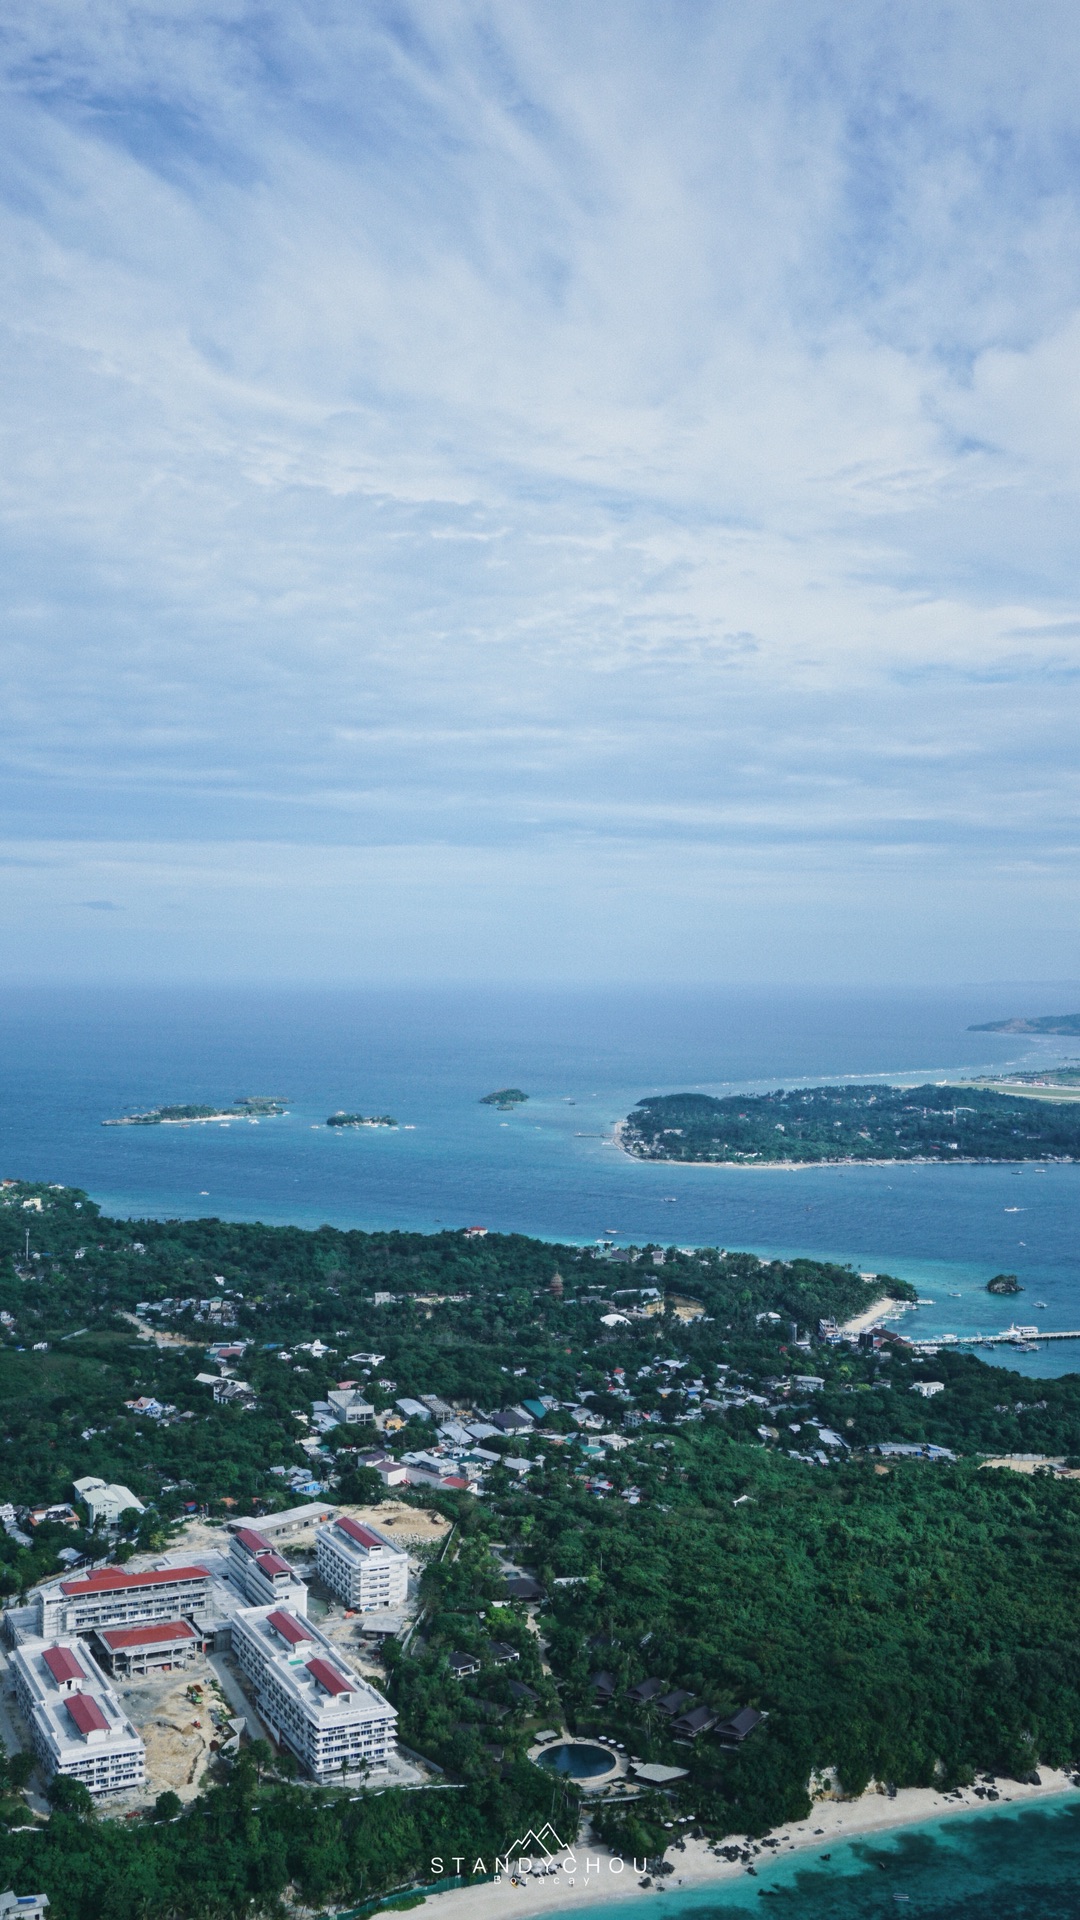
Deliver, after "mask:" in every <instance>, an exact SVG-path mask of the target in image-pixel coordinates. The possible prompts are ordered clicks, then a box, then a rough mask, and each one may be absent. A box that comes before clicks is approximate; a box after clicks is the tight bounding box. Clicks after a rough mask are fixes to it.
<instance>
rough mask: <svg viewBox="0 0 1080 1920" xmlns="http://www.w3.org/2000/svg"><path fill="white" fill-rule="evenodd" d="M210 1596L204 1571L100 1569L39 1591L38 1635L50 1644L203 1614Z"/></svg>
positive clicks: (157, 1568) (36, 1598) (183, 1569)
mask: <svg viewBox="0 0 1080 1920" xmlns="http://www.w3.org/2000/svg"><path fill="white" fill-rule="evenodd" d="M209 1593H210V1575H209V1573H208V1572H207V1569H206V1568H205V1567H189V1566H184V1567H170V1566H165V1567H154V1568H152V1569H151V1570H150V1572H148V1573H126V1572H125V1570H124V1568H123V1567H101V1568H99V1569H98V1570H97V1572H95V1573H90V1574H85V1575H83V1576H81V1577H78V1578H74V1579H71V1580H57V1581H55V1582H54V1583H53V1585H51V1586H48V1587H41V1588H39V1590H38V1592H37V1593H36V1594H35V1595H34V1596H33V1604H34V1606H35V1608H36V1610H37V1632H38V1634H39V1635H40V1637H41V1638H42V1639H43V1640H48V1639H51V1638H52V1637H53V1636H54V1635H59V1634H64V1633H91V1632H93V1630H94V1628H95V1627H126V1626H134V1625H135V1624H136V1623H137V1622H139V1621H142V1620H175V1619H177V1618H180V1619H184V1618H186V1617H187V1616H189V1615H191V1614H194V1613H201V1612H203V1611H205V1608H206V1603H207V1599H208V1597H209Z"/></svg>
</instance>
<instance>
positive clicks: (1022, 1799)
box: [427, 1767, 1076, 1920]
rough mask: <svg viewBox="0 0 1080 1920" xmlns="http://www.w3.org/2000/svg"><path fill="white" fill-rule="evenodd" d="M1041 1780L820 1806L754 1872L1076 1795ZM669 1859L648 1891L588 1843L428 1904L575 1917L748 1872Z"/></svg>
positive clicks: (483, 1914)
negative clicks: (984, 1793) (942, 1822)
mask: <svg viewBox="0 0 1080 1920" xmlns="http://www.w3.org/2000/svg"><path fill="white" fill-rule="evenodd" d="M1039 1777H1040V1781H1041V1785H1039V1786H1037V1787H1035V1786H1023V1785H1021V1784H1020V1783H1019V1782H1017V1781H1015V1780H1000V1781H999V1782H998V1791H999V1794H1000V1799H998V1800H993V1801H987V1800H985V1799H983V1800H980V1799H977V1798H976V1797H975V1795H974V1793H973V1792H972V1791H971V1789H970V1788H968V1789H965V1790H964V1792H963V1793H962V1794H961V1795H960V1797H959V1798H951V1797H950V1796H949V1795H947V1794H944V1793H941V1792H939V1791H936V1790H935V1789H934V1788H933V1787H903V1788H901V1789H900V1791H899V1792H898V1793H897V1794H896V1795H895V1797H894V1798H893V1799H890V1798H889V1797H888V1795H887V1794H884V1793H875V1792H868V1793H864V1794H862V1795H861V1796H860V1798H859V1799H857V1800H820V1801H818V1802H817V1804H816V1805H815V1807H814V1810H813V1812H812V1814H811V1815H810V1818H809V1819H808V1820H801V1821H798V1822H796V1823H794V1824H789V1825H787V1826H784V1827H781V1828H779V1829H777V1831H776V1834H775V1836H770V1838H772V1837H775V1838H776V1839H777V1840H778V1841H779V1842H780V1844H779V1845H778V1846H776V1847H761V1849H760V1852H759V1853H758V1854H757V1855H756V1856H755V1862H754V1864H755V1865H758V1866H764V1865H767V1863H768V1861H769V1859H770V1857H772V1858H774V1859H779V1858H781V1857H782V1856H783V1855H785V1854H787V1853H792V1852H797V1851H799V1850H800V1849H803V1850H807V1851H808V1850H810V1849H811V1848H816V1849H817V1850H818V1852H819V1853H828V1851H829V1849H830V1846H831V1845H832V1844H833V1843H834V1842H837V1841H841V1840H851V1839H855V1838H857V1837H858V1836H860V1835H866V1834H874V1833H887V1832H889V1831H890V1830H893V1829H896V1828H898V1827H908V1826H916V1825H918V1824H919V1823H921V1822H922V1821H925V1820H937V1819H941V1818H943V1817H945V1816H947V1815H949V1814H954V1813H972V1812H976V1811H978V1810H980V1809H981V1810H984V1811H987V1812H993V1811H994V1810H995V1809H996V1810H997V1811H998V1812H1000V1811H1001V1809H1002V1808H1004V1807H1007V1806H1017V1805H1020V1804H1022V1803H1023V1804H1029V1805H1030V1804H1037V1803H1038V1802H1039V1801H1040V1800H1050V1799H1052V1798H1053V1797H1054V1795H1055V1794H1063V1793H1073V1792H1075V1791H1076V1789H1075V1788H1074V1787H1073V1785H1072V1780H1071V1777H1070V1775H1069V1774H1067V1773H1058V1772H1055V1771H1054V1770H1053V1769H1051V1768H1049V1767H1045V1768H1040V1770H1039ZM729 1840H730V1843H731V1844H736V1843H738V1836H737V1835H731V1836H729ZM724 1844H725V1845H726V1844H728V1842H727V1841H725V1843H724ZM743 1844H755V1843H743ZM756 1844H758V1845H759V1846H760V1843H756ZM669 1858H670V1859H671V1860H672V1862H673V1864H674V1868H675V1871H674V1872H673V1873H670V1874H667V1875H665V1876H664V1878H663V1880H662V1882H655V1881H654V1882H653V1883H652V1884H651V1885H650V1886H649V1887H641V1886H640V1885H639V1884H638V1883H639V1881H640V1880H641V1878H642V1875H641V1874H640V1873H637V1872H635V1871H634V1869H633V1863H632V1862H630V1861H628V1862H626V1864H625V1866H620V1863H618V1862H617V1861H615V1860H614V1859H613V1857H612V1855H611V1854H609V1853H608V1852H607V1851H606V1849H605V1848H603V1847H598V1846H596V1845H587V1844H586V1843H584V1842H582V1843H581V1844H580V1845H579V1846H577V1847H576V1848H575V1851H574V1854H573V1855H572V1856H571V1855H569V1854H566V1853H564V1854H562V1855H561V1856H558V1859H559V1861H560V1871H559V1872H558V1873H557V1874H554V1875H552V1876H550V1877H549V1878H543V1879H540V1878H534V1877H529V1878H526V1879H525V1880H524V1882H523V1884H521V1885H519V1886H514V1885H513V1882H512V1881H511V1880H510V1879H508V1878H506V1877H503V1878H502V1879H501V1880H498V1881H494V1882H488V1883H487V1884H485V1885H482V1886H475V1887H460V1888H457V1889H455V1890H454V1891H453V1892H450V1893H439V1894H435V1895H433V1896H432V1897H431V1899H430V1900H429V1901H428V1903H427V1904H428V1905H429V1906H430V1908H431V1909H432V1912H433V1914H434V1915H435V1920H497V1916H498V1915H501V1914H504V1913H506V1912H507V1911H509V1912H512V1913H514V1914H518V1915H522V1916H529V1915H533V1914H546V1913H557V1912H563V1913H565V1912H568V1911H569V1912H572V1911H573V1910H574V1909H575V1908H577V1907H586V1908H587V1907H588V1906H590V1905H595V1906H596V1907H600V1906H602V1905H603V1903H604V1902H605V1901H611V1900H620V1899H635V1898H638V1899H641V1898H645V1897H646V1896H653V1895H655V1893H656V1892H657V1890H658V1887H659V1886H660V1885H662V1886H663V1887H664V1889H665V1891H666V1892H668V1893H673V1892H676V1891H679V1890H681V1891H683V1892H685V1891H688V1890H689V1889H691V1888H693V1887H704V1886H708V1885H719V1884H721V1883H722V1882H728V1883H730V1882H731V1881H732V1880H737V1879H738V1878H739V1876H740V1875H743V1876H745V1875H746V1874H747V1867H746V1866H745V1865H744V1864H743V1863H742V1862H741V1861H728V1860H723V1859H717V1857H716V1855H715V1854H713V1853H711V1852H710V1851H709V1849H708V1847H707V1846H706V1845H705V1843H704V1842H703V1841H699V1840H691V1839H687V1840H686V1842H685V1850H684V1851H683V1852H681V1853H679V1852H675V1853H672V1854H670V1855H669Z"/></svg>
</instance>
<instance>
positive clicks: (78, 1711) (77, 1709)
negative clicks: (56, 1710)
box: [64, 1693, 109, 1734]
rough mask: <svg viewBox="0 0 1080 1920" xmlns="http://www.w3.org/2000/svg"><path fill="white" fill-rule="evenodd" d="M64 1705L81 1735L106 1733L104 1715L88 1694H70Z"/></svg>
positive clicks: (106, 1725)
mask: <svg viewBox="0 0 1080 1920" xmlns="http://www.w3.org/2000/svg"><path fill="white" fill-rule="evenodd" d="M64 1705H65V1707H66V1708H67V1710H68V1712H69V1713H70V1715H71V1717H72V1719H73V1720H74V1722H75V1725H76V1726H77V1727H78V1729H79V1732H80V1733H81V1734H88V1733H107V1732H108V1728H109V1723H108V1721H107V1720H106V1718H105V1715H104V1714H103V1713H102V1711H101V1708H100V1707H99V1706H98V1703H97V1701H96V1700H91V1698H90V1695H89V1694H88V1693H71V1694H69V1695H68V1697H67V1699H66V1700H65V1701H64Z"/></svg>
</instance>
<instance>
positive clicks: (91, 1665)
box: [11, 1640, 146, 1793]
mask: <svg viewBox="0 0 1080 1920" xmlns="http://www.w3.org/2000/svg"><path fill="white" fill-rule="evenodd" d="M11 1666H12V1670H13V1672H14V1675H15V1690H16V1694H17V1696H18V1700H19V1705H20V1706H21V1708H22V1710H23V1713H24V1714H25V1715H26V1718H27V1721H28V1722H29V1725H30V1731H31V1733H32V1735H33V1741H34V1747H35V1749H36V1751H37V1755H38V1758H39V1759H40V1761H41V1764H42V1767H43V1769H44V1771H45V1774H46V1776H47V1777H48V1778H50V1779H51V1778H52V1776H53V1774H54V1773H62V1774H65V1775H67V1776H68V1777H70V1778H71V1779H74V1780H81V1781H82V1783H83V1785H84V1786H86V1787H89V1789H90V1792H91V1793H120V1792H122V1791H123V1790H124V1789H125V1788H127V1787H138V1786H141V1785H142V1783H143V1779H144V1778H145V1774H146V1749H145V1748H144V1746H143V1743H142V1741H141V1740H140V1738H139V1736H138V1734H137V1733H136V1731H135V1729H134V1727H133V1726H132V1724H131V1722H130V1720H127V1719H125V1717H124V1713H123V1710H122V1708H121V1706H120V1702H119V1701H118V1700H117V1698H116V1695H115V1694H114V1692H113V1690H112V1688H111V1687H110V1685H109V1683H108V1681H107V1680H106V1678H105V1676H104V1674H103V1673H102V1672H101V1670H100V1668H99V1667H98V1666H97V1664H96V1663H95V1661H94V1660H93V1659H92V1658H91V1656H90V1654H89V1652H88V1651H87V1649H86V1648H85V1647H83V1646H80V1645H79V1644H78V1643H77V1642H74V1641H71V1640H58V1641H53V1642H50V1641H48V1640H26V1641H24V1642H23V1644H22V1645H21V1646H19V1647H16V1648H15V1650H14V1652H13V1653H12V1655H11Z"/></svg>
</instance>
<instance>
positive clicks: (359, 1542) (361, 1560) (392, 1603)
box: [315, 1514, 409, 1613]
mask: <svg viewBox="0 0 1080 1920" xmlns="http://www.w3.org/2000/svg"><path fill="white" fill-rule="evenodd" d="M315 1565H316V1567H317V1569H318V1573H319V1577H320V1579H321V1580H323V1581H325V1583H326V1585H327V1586H328V1587H329V1588H330V1591H331V1593H336V1594H337V1596H338V1598H339V1599H341V1600H344V1602H345V1605H346V1606H347V1607H356V1608H357V1610H358V1611H359V1612H361V1613H371V1612H373V1611H374V1610H375V1608H377V1607H403V1606H404V1605H405V1602H406V1600H407V1599H408V1594H409V1556H408V1554H407V1553H406V1552H405V1549H404V1548H403V1547H399V1546H398V1545H397V1543H396V1542H395V1541H393V1540H386V1539H384V1538H383V1536H382V1534H381V1533H376V1531H375V1529H374V1527H365V1526H363V1525H361V1523H360V1521H359V1520H348V1519H346V1517H345V1515H344V1514H339V1515H338V1517H337V1519H336V1520H332V1521H331V1522H330V1524H329V1525H328V1526H325V1527H319V1528H318V1529H317V1531H316V1534H315Z"/></svg>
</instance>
